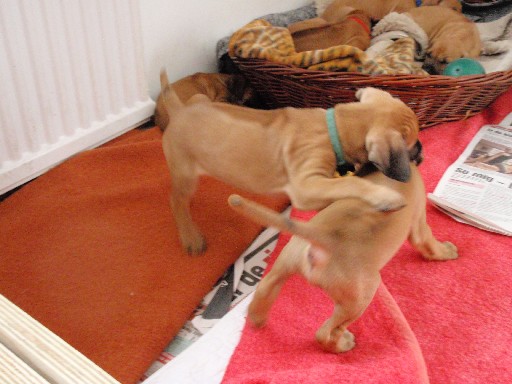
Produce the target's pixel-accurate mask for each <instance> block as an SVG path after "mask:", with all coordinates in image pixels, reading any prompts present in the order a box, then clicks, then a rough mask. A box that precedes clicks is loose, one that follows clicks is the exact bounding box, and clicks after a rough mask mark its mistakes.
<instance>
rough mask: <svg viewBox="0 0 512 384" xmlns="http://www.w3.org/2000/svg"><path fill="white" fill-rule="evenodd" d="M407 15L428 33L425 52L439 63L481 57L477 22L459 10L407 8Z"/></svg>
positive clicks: (438, 7) (433, 7)
mask: <svg viewBox="0 0 512 384" xmlns="http://www.w3.org/2000/svg"><path fill="white" fill-rule="evenodd" d="M406 15H409V16H410V17H411V18H412V19H413V20H414V21H415V22H416V24H418V25H419V26H420V27H421V28H422V29H423V30H424V31H425V33H426V34H427V36H428V39H429V47H428V53H429V54H430V56H431V57H432V58H433V59H435V60H437V61H439V62H451V61H453V60H457V59H460V58H461V57H470V58H475V57H478V56H480V52H481V50H482V42H481V39H480V33H479V32H478V28H477V27H476V24H475V23H474V22H473V21H471V20H469V19H468V18H466V16H464V15H463V14H462V13H458V12H456V11H454V10H452V9H449V8H445V7H440V6H432V7H419V8H414V9H411V10H409V11H408V12H407V13H406Z"/></svg>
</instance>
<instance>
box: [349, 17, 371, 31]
mask: <svg viewBox="0 0 512 384" xmlns="http://www.w3.org/2000/svg"><path fill="white" fill-rule="evenodd" d="M347 19H352V20H354V21H355V22H356V23H359V24H360V25H361V26H362V27H363V28H364V30H365V31H366V33H368V34H370V27H368V25H367V24H365V22H364V21H363V20H361V19H360V18H359V17H357V16H353V15H351V16H348V17H347Z"/></svg>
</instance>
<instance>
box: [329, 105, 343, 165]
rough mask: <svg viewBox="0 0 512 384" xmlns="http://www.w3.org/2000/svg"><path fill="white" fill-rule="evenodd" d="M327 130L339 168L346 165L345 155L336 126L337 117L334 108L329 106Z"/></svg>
mask: <svg viewBox="0 0 512 384" xmlns="http://www.w3.org/2000/svg"><path fill="white" fill-rule="evenodd" d="M325 117H326V120H327V131H328V132H329V138H330V139H331V145H332V149H333V150H334V153H335V154H336V168H337V169H339V168H341V167H343V165H345V163H346V161H345V157H344V156H343V149H341V143H340V136H339V135H338V129H337V128H336V119H335V118H334V108H329V109H328V110H327V111H326V116H325Z"/></svg>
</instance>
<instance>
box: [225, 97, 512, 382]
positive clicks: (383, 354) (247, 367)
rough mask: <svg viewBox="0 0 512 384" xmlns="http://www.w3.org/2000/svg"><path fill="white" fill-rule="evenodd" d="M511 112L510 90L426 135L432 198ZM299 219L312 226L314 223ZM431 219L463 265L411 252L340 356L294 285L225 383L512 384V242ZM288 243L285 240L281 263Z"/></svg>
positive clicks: (323, 306) (321, 316) (310, 296)
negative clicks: (484, 130)
mask: <svg viewBox="0 0 512 384" xmlns="http://www.w3.org/2000/svg"><path fill="white" fill-rule="evenodd" d="M510 111H512V89H511V90H509V91H507V92H506V93H505V94H503V95H502V96H500V97H499V98H498V99H497V100H496V101H495V102H494V103H493V104H492V106H490V107H489V108H487V109H486V110H485V111H484V112H482V113H480V114H478V115H477V116H474V117H472V118H471V119H468V120H466V121H461V122H456V123H448V124H442V125H438V126H435V127H432V128H428V129H426V130H424V131H422V132H421V133H420V139H421V141H422V143H423V146H424V153H425V161H424V163H423V164H422V165H421V166H420V170H421V172H422V175H423V178H424V180H425V185H426V189H427V192H432V191H433V190H434V188H435V186H436V184H437V182H438V181H439V179H440V178H441V176H442V174H443V172H444V171H445V169H446V168H447V167H448V166H449V165H450V164H451V163H452V162H454V161H455V160H456V159H457V157H458V156H459V154H460V153H461V152H462V151H463V149H464V148H465V146H466V145H467V144H468V143H469V141H470V140H471V138H472V137H473V136H474V134H475V133H476V132H477V130H478V129H479V128H480V127H481V126H482V125H485V124H487V123H498V122H500V121H501V120H502V119H503V118H504V117H505V116H506V115H507V114H508V112H510ZM293 215H294V216H296V217H299V218H303V219H306V220H307V219H309V218H310V217H311V216H312V215H313V214H312V213H305V212H297V211H294V212H293ZM427 218H428V221H429V223H430V225H431V226H432V229H433V232H434V234H435V235H436V237H438V239H440V240H450V241H452V242H453V243H455V244H456V245H457V246H458V248H459V259H458V260H455V261H450V262H427V261H424V260H423V259H422V258H421V256H420V255H419V254H418V253H417V252H416V251H415V250H413V249H412V248H411V247H410V246H409V245H408V244H404V246H403V247H402V249H401V250H400V251H399V253H398V254H397V255H396V256H395V258H394V259H393V260H392V261H391V262H390V263H389V264H388V265H387V266H386V267H385V268H384V269H383V271H382V277H383V284H382V285H381V287H380V288H379V290H378V292H377V294H376V296H375V298H374V300H373V302H372V303H371V305H370V307H369V308H368V309H367V311H366V312H365V313H364V314H363V316H362V317H361V318H360V319H358V320H357V321H356V322H355V323H354V324H352V325H351V326H350V327H349V328H350V329H351V331H352V332H353V333H354V334H355V336H356V342H357V345H356V347H355V348H354V349H353V350H352V351H350V352H347V353H345V354H339V355H334V354H329V353H325V352H323V351H322V350H321V349H320V348H319V347H318V346H317V344H316V342H315V339H314V334H315V331H316V329H317V328H318V327H319V326H320V325H321V324H322V322H323V321H324V320H325V319H326V318H327V317H328V316H330V314H331V311H332V308H333V306H332V303H331V301H330V300H329V299H328V298H327V297H326V296H325V294H324V293H323V292H322V291H320V290H318V289H316V288H313V287H311V286H309V285H308V284H307V283H306V282H305V281H304V280H303V279H302V278H301V277H294V278H292V279H290V280H289V281H288V282H287V284H286V285H285V287H284V289H283V291H282V293H281V295H280V297H279V299H278V301H277V302H276V305H275V306H274V307H273V309H272V312H271V316H270V320H269V322H268V325H267V326H266V327H265V328H263V329H255V328H253V327H252V326H251V325H249V324H247V325H246V327H245V329H244V331H243V334H242V338H241V341H240V343H239V345H238V347H237V349H236V350H235V353H234V354H233V357H232V359H231V361H230V364H229V366H228V369H227V372H226V374H225V376H224V381H223V382H224V383H237V384H238V383H279V384H286V383H290V384H291V383H293V384H296V383H315V384H317V383H323V384H328V383H340V382H342V383H428V382H430V383H435V384H437V383H438V384H445V383H465V384H470V383H509V382H512V353H511V352H510V348H511V346H512V319H511V318H512V295H511V292H510V291H511V289H512V262H511V258H510V256H511V254H512V239H511V238H510V237H506V236H502V235H497V234H492V233H489V232H485V231H482V230H479V229H476V228H473V227H471V226H468V225H464V224H460V223H457V222H455V221H454V220H453V219H451V218H449V217H448V216H446V215H444V214H443V213H441V212H439V211H438V210H436V209H435V208H434V207H433V206H431V205H429V206H428V207H427ZM288 239H289V237H288V236H285V235H283V236H281V238H280V241H279V244H278V246H277V248H276V251H275V252H274V255H273V260H274V259H275V257H276V255H277V253H278V252H279V250H280V249H282V247H283V246H284V244H286V242H287V240H288Z"/></svg>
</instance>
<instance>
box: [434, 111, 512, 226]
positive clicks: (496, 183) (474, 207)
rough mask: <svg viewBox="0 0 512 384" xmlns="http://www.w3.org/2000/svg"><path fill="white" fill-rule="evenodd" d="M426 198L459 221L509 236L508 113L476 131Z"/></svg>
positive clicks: (511, 130) (511, 171)
mask: <svg viewBox="0 0 512 384" xmlns="http://www.w3.org/2000/svg"><path fill="white" fill-rule="evenodd" d="M428 198H429V200H430V201H431V202H432V203H433V204H434V205H435V206H436V207H437V208H439V209H440V210H441V211H443V212H445V213H446V214H448V215H450V216H451V217H453V218H454V219H455V220H457V221H459V222H462V223H466V224H470V225H473V226H475V227H477V228H481V229H484V230H487V231H491V232H496V233H500V234H502V235H507V236H512V113H510V114H509V115H507V117H505V119H504V120H503V121H502V122H501V123H500V124H499V125H485V126H483V127H482V128H481V129H480V130H479V131H478V133H477V134H476V135H475V137H474V138H473V140H472V141H471V142H470V143H469V145H468V146H467V147H466V149H465V150H464V152H463V153H462V154H461V155H460V156H459V158H458V159H457V161H456V162H455V163H453V164H452V165H451V166H450V167H449V168H448V169H447V170H446V172H445V173H444V175H443V177H442V178H441V180H440V181H439V183H438V185H437V187H436V189H435V190H434V192H433V193H431V194H429V195H428Z"/></svg>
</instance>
